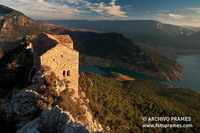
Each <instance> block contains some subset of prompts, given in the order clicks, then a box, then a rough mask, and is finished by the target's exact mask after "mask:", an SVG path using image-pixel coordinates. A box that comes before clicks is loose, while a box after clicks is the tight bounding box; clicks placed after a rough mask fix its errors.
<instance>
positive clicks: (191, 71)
mask: <svg viewBox="0 0 200 133" xmlns="http://www.w3.org/2000/svg"><path fill="white" fill-rule="evenodd" d="M177 61H179V62H180V63H182V64H183V65H184V66H185V67H184V69H183V73H182V75H183V81H176V82H171V83H168V82H164V83H165V84H168V85H170V86H173V87H183V88H189V89H193V90H199V91H200V55H181V56H178V59H177ZM79 71H80V72H94V73H98V74H101V75H105V74H107V73H109V72H117V73H122V74H124V75H127V76H129V77H132V78H135V79H136V80H140V79H150V80H156V79H154V78H152V77H149V76H145V75H142V74H139V73H134V72H131V71H128V70H125V69H121V68H103V67H97V66H89V65H85V64H81V65H80V67H79Z"/></svg>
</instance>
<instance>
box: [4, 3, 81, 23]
mask: <svg viewBox="0 0 200 133" xmlns="http://www.w3.org/2000/svg"><path fill="white" fill-rule="evenodd" d="M0 3H2V4H4V3H6V5H7V6H10V7H12V8H14V9H16V10H19V11H21V12H23V13H25V14H26V15H28V16H31V17H33V18H34V19H70V18H76V17H75V15H77V14H80V13H85V11H82V10H78V9H76V8H73V7H69V6H68V5H66V4H59V3H56V2H55V1H44V0H6V1H5V0H0Z"/></svg>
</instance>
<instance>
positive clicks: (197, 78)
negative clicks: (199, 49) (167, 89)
mask: <svg viewBox="0 0 200 133" xmlns="http://www.w3.org/2000/svg"><path fill="white" fill-rule="evenodd" d="M177 61H179V62H180V63H182V64H183V65H184V69H183V73H182V75H183V81H177V82H171V83H167V82H165V83H166V84H168V85H170V86H174V87H184V88H190V89H193V90H198V91H200V55H185V56H183V55H181V56H179V57H178V59H177Z"/></svg>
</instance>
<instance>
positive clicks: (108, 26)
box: [43, 20, 194, 36]
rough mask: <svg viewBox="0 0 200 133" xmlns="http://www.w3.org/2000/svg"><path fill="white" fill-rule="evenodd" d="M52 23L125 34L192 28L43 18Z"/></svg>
mask: <svg viewBox="0 0 200 133" xmlns="http://www.w3.org/2000/svg"><path fill="white" fill-rule="evenodd" d="M43 21H45V22H50V23H53V24H63V25H66V26H70V27H79V28H85V29H90V30H97V31H102V32H119V33H122V34H125V35H129V34H131V35H140V34H158V35H172V36H177V35H180V34H185V35H191V34H193V33H194V31H192V30H188V29H185V28H183V27H180V26H175V25H170V24H164V23H161V22H159V21H154V20H113V21H112V20H99V21H89V20H43Z"/></svg>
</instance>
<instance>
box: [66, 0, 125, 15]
mask: <svg viewBox="0 0 200 133" xmlns="http://www.w3.org/2000/svg"><path fill="white" fill-rule="evenodd" d="M116 1H117V0H111V1H110V2H109V3H108V4H106V3H105V2H99V3H91V2H88V1H86V0H67V2H69V3H74V4H76V5H81V6H82V7H84V8H87V9H90V10H91V11H93V12H96V13H98V14H100V15H104V16H113V17H121V18H124V17H127V16H126V12H124V11H122V10H121V6H120V5H116Z"/></svg>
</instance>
